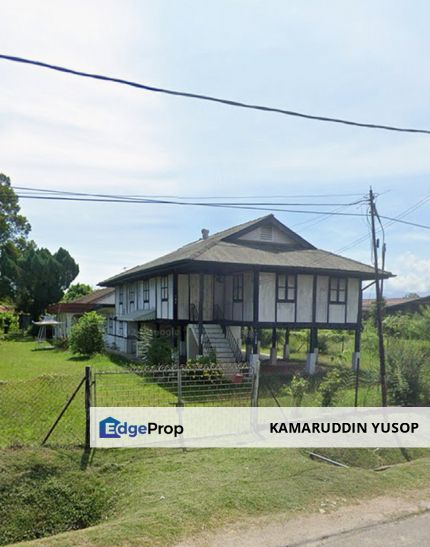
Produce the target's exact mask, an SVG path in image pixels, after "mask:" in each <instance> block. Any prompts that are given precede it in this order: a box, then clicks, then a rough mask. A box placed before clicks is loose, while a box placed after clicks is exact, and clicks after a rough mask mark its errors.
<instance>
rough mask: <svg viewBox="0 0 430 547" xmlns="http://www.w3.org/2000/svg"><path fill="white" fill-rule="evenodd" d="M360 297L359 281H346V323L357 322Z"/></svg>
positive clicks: (352, 279) (351, 279)
mask: <svg viewBox="0 0 430 547" xmlns="http://www.w3.org/2000/svg"><path fill="white" fill-rule="evenodd" d="M359 296H360V281H359V280H358V279H354V278H350V279H348V302H347V303H348V307H347V311H346V321H347V322H348V323H356V322H357V321H358V306H359Z"/></svg>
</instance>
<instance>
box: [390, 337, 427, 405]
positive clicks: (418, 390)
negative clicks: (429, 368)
mask: <svg viewBox="0 0 430 547" xmlns="http://www.w3.org/2000/svg"><path fill="white" fill-rule="evenodd" d="M429 361H430V355H429V353H428V351H426V350H423V349H422V348H420V347H418V346H417V345H414V344H413V343H411V342H406V341H405V340H391V341H390V345H389V346H388V348H387V390H388V398H389V402H390V404H394V405H402V406H405V405H417V404H419V403H421V402H424V403H427V402H428V393H427V391H428V386H427V385H426V383H425V381H424V378H423V372H424V365H427V364H428V362H429Z"/></svg>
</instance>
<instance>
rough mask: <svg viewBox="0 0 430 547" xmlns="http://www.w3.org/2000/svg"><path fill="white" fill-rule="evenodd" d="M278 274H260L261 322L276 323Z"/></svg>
mask: <svg viewBox="0 0 430 547" xmlns="http://www.w3.org/2000/svg"><path fill="white" fill-rule="evenodd" d="M275 299H276V274H274V273H271V272H260V290H259V299H258V308H259V309H258V312H259V321H262V322H273V321H275Z"/></svg>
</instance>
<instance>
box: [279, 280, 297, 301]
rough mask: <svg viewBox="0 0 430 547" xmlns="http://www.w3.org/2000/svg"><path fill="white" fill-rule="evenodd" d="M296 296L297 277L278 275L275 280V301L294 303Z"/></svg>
mask: <svg viewBox="0 0 430 547" xmlns="http://www.w3.org/2000/svg"><path fill="white" fill-rule="evenodd" d="M296 296H297V277H296V276H295V275H294V274H286V273H278V275H277V279H276V300H277V301H278V302H295V301H296Z"/></svg>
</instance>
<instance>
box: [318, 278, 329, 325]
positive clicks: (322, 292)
mask: <svg viewBox="0 0 430 547" xmlns="http://www.w3.org/2000/svg"><path fill="white" fill-rule="evenodd" d="M328 283H329V278H328V276H326V275H324V276H323V275H319V276H318V277H317V307H316V313H315V316H316V317H315V319H316V322H317V323H327V318H328Z"/></svg>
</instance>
